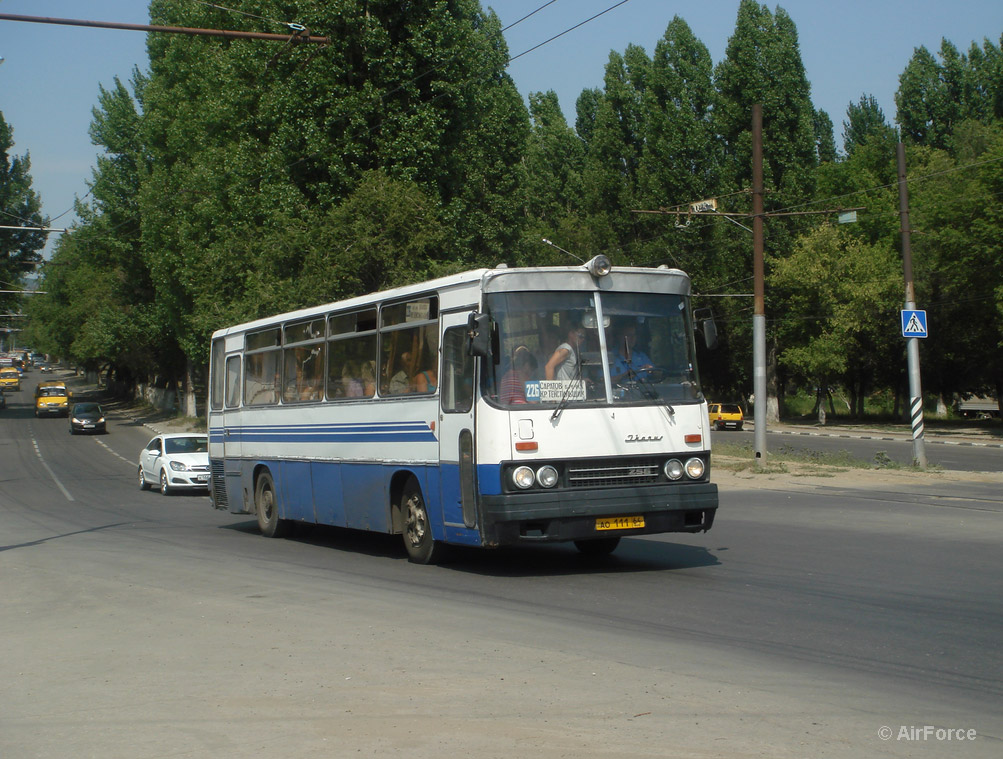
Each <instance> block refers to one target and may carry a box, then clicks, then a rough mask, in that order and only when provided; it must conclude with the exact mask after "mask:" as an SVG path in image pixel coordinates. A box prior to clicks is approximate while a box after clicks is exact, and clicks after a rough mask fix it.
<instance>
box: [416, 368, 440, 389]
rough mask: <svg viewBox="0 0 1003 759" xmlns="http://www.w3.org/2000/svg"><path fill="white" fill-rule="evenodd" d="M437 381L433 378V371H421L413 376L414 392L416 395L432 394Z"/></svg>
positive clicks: (436, 378)
mask: <svg viewBox="0 0 1003 759" xmlns="http://www.w3.org/2000/svg"><path fill="white" fill-rule="evenodd" d="M438 384H439V379H438V377H436V376H435V369H434V368H432V369H422V370H421V371H420V372H418V373H417V374H416V375H414V391H415V392H416V393H434V392H435V390H436V388H437V387H438Z"/></svg>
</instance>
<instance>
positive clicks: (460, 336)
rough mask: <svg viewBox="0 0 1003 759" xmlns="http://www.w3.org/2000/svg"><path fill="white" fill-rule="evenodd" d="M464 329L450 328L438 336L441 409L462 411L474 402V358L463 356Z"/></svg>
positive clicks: (464, 343)
mask: <svg viewBox="0 0 1003 759" xmlns="http://www.w3.org/2000/svg"><path fill="white" fill-rule="evenodd" d="M466 338H467V330H466V328H465V327H451V328H449V329H447V330H446V332H445V333H444V334H443V336H442V377H440V380H439V382H440V387H439V392H440V393H441V395H442V410H443V411H445V412H449V413H459V414H466V413H467V412H469V411H470V409H471V407H472V406H473V402H474V357H473V356H470V355H467V350H466Z"/></svg>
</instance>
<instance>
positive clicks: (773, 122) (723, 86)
mask: <svg viewBox="0 0 1003 759" xmlns="http://www.w3.org/2000/svg"><path fill="white" fill-rule="evenodd" d="M715 76H716V83H717V88H718V101H717V106H716V107H715V110H714V114H715V123H716V126H717V130H718V133H719V134H721V135H722V137H723V138H724V141H725V144H726V155H725V182H724V186H725V187H726V188H730V189H731V190H732V191H741V190H745V189H748V188H750V187H751V185H752V135H751V122H752V107H753V105H755V104H757V103H759V104H761V105H762V109H763V178H764V184H765V187H766V189H767V191H768V192H767V194H766V196H765V199H764V200H765V202H764V207H765V210H766V211H767V212H770V211H779V210H781V209H790V208H791V207H801V206H803V205H804V204H805V203H806V202H809V201H810V200H811V199H812V198H813V197H814V186H815V177H816V167H817V164H818V157H819V147H818V140H817V137H816V127H815V119H816V114H815V108H814V106H813V105H812V102H811V90H810V86H809V84H808V80H807V77H806V75H805V70H804V64H803V62H802V60H801V53H800V48H799V45H798V36H797V29H796V28H795V25H794V23H793V21H792V20H791V18H790V16H788V15H787V13H786V11H784V10H783V9H782V8H777V11H776V13H775V14H773V13H771V12H770V11H769V9H768V8H767V7H766V6H763V5H760V4H759V3H757V2H755V0H742V2H741V4H740V5H739V8H738V19H737V22H736V26H735V33H734V34H733V35H732V37H731V38H730V39H729V41H728V46H727V49H726V51H725V58H724V60H722V61H721V62H720V63H719V64H718V66H717V69H716V72H715ZM736 210H743V211H748V210H751V208H750V206H749V205H748V204H746V205H745V206H744V207H742V208H740V209H736ZM809 223H810V222H808V221H807V220H805V218H804V217H784V218H780V217H775V218H771V219H770V220H769V222H768V225H767V227H768V228H767V234H766V239H765V255H766V266H767V272H768V271H769V268H770V267H771V266H772V265H773V264H774V262H776V261H778V260H780V259H782V258H784V257H786V256H787V255H789V254H790V253H791V251H792V250H793V246H794V240H795V239H796V237H797V236H798V234H799V233H801V232H803V231H805V230H806V229H807V228H808V226H809ZM736 234H737V233H735V232H729V235H730V237H729V239H730V243H726V244H723V245H722V246H721V249H722V250H723V251H725V255H726V256H727V261H728V267H729V268H730V269H731V271H732V272H743V273H746V276H749V275H751V272H752V245H751V241H750V240H749V239H748V236H747V235H746V236H743V237H741V238H739V237H737V236H736ZM732 279H733V280H734V277H733V278H732ZM725 281H728V280H725ZM743 281H748V280H747V279H746V280H743ZM768 296H769V300H768V302H767V309H768V313H767V316H768V317H769V315H770V313H786V312H788V311H790V309H791V308H792V306H790V305H789V304H787V303H785V301H784V299H783V296H782V294H781V293H776V294H770V293H768ZM775 338H776V336H775V335H768V339H769V340H770V341H772V340H774V339H775ZM750 343H751V340H749V339H745V340H743V341H741V343H740V344H742V345H745V346H748V345H749V344H750ZM781 345H782V344H781ZM768 350H769V351H770V353H771V354H775V353H776V351H777V350H779V349H778V348H774V347H769V348H768ZM743 359H745V360H744V361H743V362H742V363H744V364H746V365H748V364H751V356H749V357H748V358H746V357H745V356H743ZM770 368H772V367H768V369H770ZM781 368H783V367H781ZM783 380H784V377H783V376H782V374H781V375H780V376H776V377H775V376H774V374H773V373H772V372H771V373H769V374H768V383H767V390H768V393H769V395H770V399H769V401H768V404H769V408H768V416H769V417H775V416H776V415H777V414H778V413H779V406H778V404H777V400H778V394H779V392H780V391H781V390H782V389H783V387H784V381H783Z"/></svg>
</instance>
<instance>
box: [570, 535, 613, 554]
mask: <svg viewBox="0 0 1003 759" xmlns="http://www.w3.org/2000/svg"><path fill="white" fill-rule="evenodd" d="M618 545H620V538H618V537H617V538H595V539H594V540H576V541H575V548H577V549H578V550H579V551H580V552H581V553H582V555H583V556H609V555H610V554H611V553H613V551H615V550H616V547H617V546H618Z"/></svg>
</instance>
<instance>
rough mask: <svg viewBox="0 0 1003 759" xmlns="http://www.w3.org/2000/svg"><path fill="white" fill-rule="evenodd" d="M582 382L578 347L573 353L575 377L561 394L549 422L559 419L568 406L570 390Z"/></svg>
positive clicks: (580, 358)
mask: <svg viewBox="0 0 1003 759" xmlns="http://www.w3.org/2000/svg"><path fill="white" fill-rule="evenodd" d="M581 381H582V351H581V347H580V346H578V350H576V351H575V376H574V377H573V378H572V379H571V380H570V381H569V382H568V384H567V385H566V386H565V387H564V392H563V393H562V394H561V400H560V402H559V403H558V404H557V408H555V409H554V413H553V414H551V415H550V421H552V422H553V421H555V420H556V419H560V418H561V412H562V411H564V409H565V408H567V406H568V398H569V394H570V393H571V388H573V387H575V386H576V385H577V384H579V383H581Z"/></svg>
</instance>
